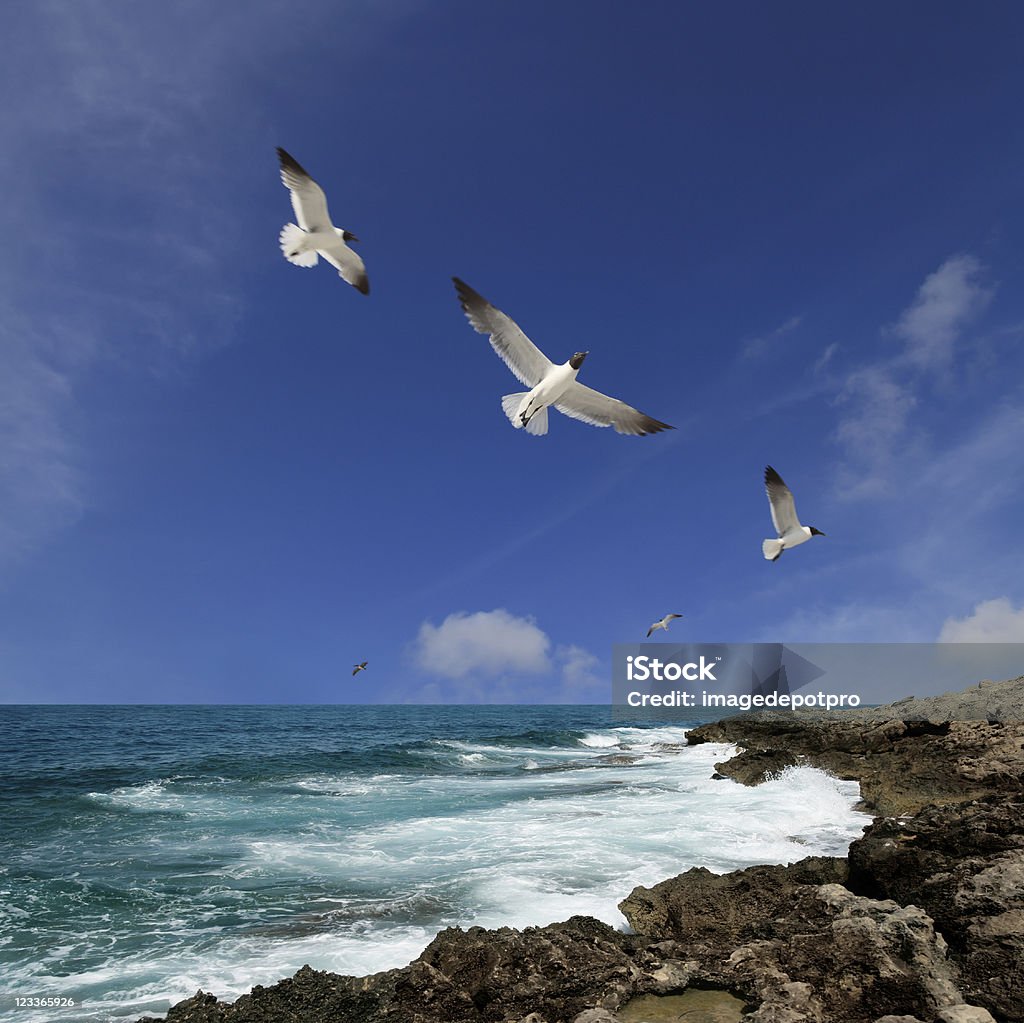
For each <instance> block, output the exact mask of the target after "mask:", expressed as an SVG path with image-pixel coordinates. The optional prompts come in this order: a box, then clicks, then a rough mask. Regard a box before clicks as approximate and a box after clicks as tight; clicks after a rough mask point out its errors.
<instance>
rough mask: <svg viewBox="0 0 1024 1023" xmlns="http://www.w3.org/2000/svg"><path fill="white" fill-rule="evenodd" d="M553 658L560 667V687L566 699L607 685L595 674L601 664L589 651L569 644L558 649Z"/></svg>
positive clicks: (604, 679)
mask: <svg viewBox="0 0 1024 1023" xmlns="http://www.w3.org/2000/svg"><path fill="white" fill-rule="evenodd" d="M555 656H556V658H557V660H558V661H559V662H560V664H561V667H562V687H563V691H564V692H565V694H566V696H567V697H571V696H573V695H575V696H579V695H580V694H581V693H583V692H584V691H587V690H591V691H592V690H594V689H595V688H598V687H600V686H602V685H607V679H606V678H604V677H603V676H601V675H599V674H598V672H597V669H598V668H599V667H600V663H601V662H600V661H599V660H598V659H597V658H596V657H595V656H594V655H593V654H592V653H591V652H590V651H589V650H584V649H583V647H581V646H576V645H575V644H572V643H570V644H569V645H568V646H562V647H559V648H558V649H557V650H556V651H555Z"/></svg>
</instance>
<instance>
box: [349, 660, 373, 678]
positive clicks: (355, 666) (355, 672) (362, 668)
mask: <svg viewBox="0 0 1024 1023" xmlns="http://www.w3.org/2000/svg"><path fill="white" fill-rule="evenodd" d="M369 663H370V662H369V661H363V663H362V664H353V665H352V668H353V671H352V675H353V677H354V676H356V675H358V674H359V672H361V671H366V666H367V664H369Z"/></svg>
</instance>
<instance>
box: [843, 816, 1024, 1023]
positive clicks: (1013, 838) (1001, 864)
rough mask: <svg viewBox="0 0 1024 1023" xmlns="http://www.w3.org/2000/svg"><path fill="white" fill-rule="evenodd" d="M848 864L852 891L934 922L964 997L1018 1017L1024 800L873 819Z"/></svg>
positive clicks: (1023, 957) (1023, 933) (1022, 977)
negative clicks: (909, 909)
mask: <svg viewBox="0 0 1024 1023" xmlns="http://www.w3.org/2000/svg"><path fill="white" fill-rule="evenodd" d="M849 862H850V878H849V887H850V888H851V889H852V890H854V891H856V892H858V893H860V894H862V895H868V896H871V897H872V898H890V899H895V900H896V901H897V902H900V903H903V904H904V905H909V904H913V905H915V906H920V907H921V908H922V909H923V910H925V912H926V913H928V915H929V916H930V917H931V918H932V919H933V920H934V921H935V925H936V927H937V928H938V929H939V930H940V931H941V932H942V935H943V937H944V938H945V940H946V942H947V944H948V945H949V951H950V957H951V958H952V959H953V960H954V961H955V962H956V964H957V965H958V967H959V968H960V974H961V987H962V989H963V991H964V994H965V995H967V996H968V1000H969V1001H972V1002H977V1003H978V1004H980V1005H984V1006H986V1007H987V1008H988V1009H990V1010H991V1011H992V1012H993V1013H994V1014H995V1015H997V1016H1001V1017H1003V1018H1005V1019H1009V1020H1021V1019H1024V1004H1022V1001H1024V799H1004V798H1002V797H999V796H992V797H989V798H987V799H984V800H978V801H972V802H969V803H964V804H961V805H959V806H956V807H942V808H940V807H930V808H928V809H925V810H922V811H921V812H920V813H918V814H916V815H914V816H913V817H910V818H904V819H892V818H887V819H883V820H878V821H876V822H875V823H874V824H873V825H871V827H869V828H868V829H867V831H866V832H865V834H864V837H863V838H861V839H858V840H857V841H856V842H854V843H853V845H852V846H851V847H850V856H849Z"/></svg>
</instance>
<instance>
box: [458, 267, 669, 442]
mask: <svg viewBox="0 0 1024 1023" xmlns="http://www.w3.org/2000/svg"><path fill="white" fill-rule="evenodd" d="M452 280H453V281H454V282H455V290H456V291H457V292H458V295H459V299H460V301H461V303H462V309H463V312H465V314H466V318H467V319H468V320H469V322H470V324H471V325H472V327H473V329H474V330H476V331H477V333H479V334H488V335H489V336H490V341H491V347H492V348H493V349H494V350H495V351H496V352H497V353H498V355H499V356H500V357H501V358H502V359H503V360H504V362H505V365H506V366H508V368H509V369H510V370H512V372H513V373H514V374H515V375H516V377H518V378H519V380H520V381H521V382H522V383H524V384H526V386H527V387H529V388H530V390H529V391H521V392H520V393H518V394H506V395H505V396H504V397H503V398H502V399H501V407H502V408H503V409H504V411H505V415H506V416H508V419H509V422H510V423H511V424H512V425H513V426H514V427H515V428H516V429H517V430H522V429H525V430H526V432H527V433H530V434H533V436H535V437H543V436H544V434H546V433H547V432H548V406H550V405H554V407H555V408H556V409H558V411H559V412H561V413H562V414H563V415H567V416H571V417H572V418H573V419H582V420H583V422H585V423H590V425H591V426H614V427H615V430H616V432H617V433H628V434H632V435H633V436H642V435H643V434H647V433H659V432H660V431H662V430H673V429H675V427H673V426H669V425H668V423H662V422H659V421H658V420H657V419H652V418H651V417H650V416H646V415H644V414H643V412H639V411H638V410H637V409H635V408H633V406H632V405H627V404H626V403H625V402H624V401H619V400H618V398H609V397H608V395H607V394H602V393H601V392H600V391H595V390H593V389H592V388H590V387H585V386H584V385H583V384H581V383H578V382H577V380H576V374H577V373H579V371H580V366H582V365H583V360H584V359H585V358H586V357H587V355H588V354H589V353H588V352H576V353H575V354H574V355H573V356H572V358H571V359H569V361H568V362H566V363H563V364H562V365H561V366H556V365H555V364H554V363H553V362H551V360H550V359H548V357H547V356H546V355H545V354H544V353H543V352H542V351H541V350H540V349H539V348H538V347H537V346H536V345H535V344H534V343H533V342H532V341H531V340H530V339H529V338H528V337H527V336H526V335H525V334H524V333H523V332H522V331H521V330H520V329H519V327H518V326H517V325H516V324H515V322H514V321H513V320H512V318H511V317H509V316H506V315H505V314H504V313H503V312H501V311H500V310H498V309H495V308H494V306H492V305H491V304H490V302H488V301H487V299H485V298H484V297H483V296H482V295H478V294H477V293H476V292H475V291H474V290H473V289H472V288H471V287H470V286H469V285H468V284H465V283H463V282H462V281H460V280H459V278H458V277H453V278H452Z"/></svg>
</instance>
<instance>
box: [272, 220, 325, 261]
mask: <svg viewBox="0 0 1024 1023" xmlns="http://www.w3.org/2000/svg"><path fill="white" fill-rule="evenodd" d="M306 237H307V235H306V232H305V231H303V230H302V228H301V227H299V226H298V225H297V224H285V225H284V227H282V228H281V236H280V238H279V239H278V241H280V243H281V252H282V253H283V254H284V258H285V259H287V260H288V262H289V263H294V264H295V265H296V266H316V264H317V261H318V260H319V258H320V257H319V256H318V255H317V254H316V249H307V248H306Z"/></svg>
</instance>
